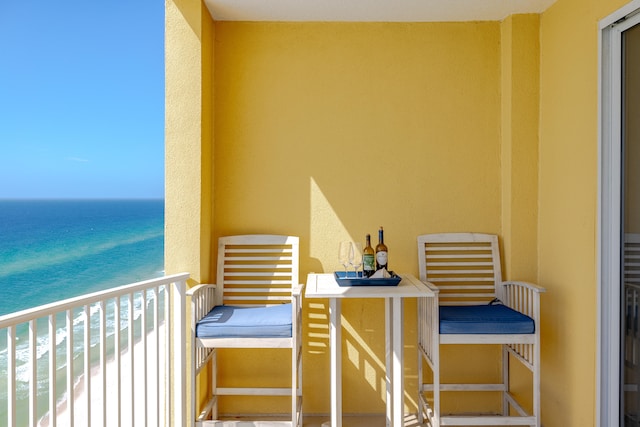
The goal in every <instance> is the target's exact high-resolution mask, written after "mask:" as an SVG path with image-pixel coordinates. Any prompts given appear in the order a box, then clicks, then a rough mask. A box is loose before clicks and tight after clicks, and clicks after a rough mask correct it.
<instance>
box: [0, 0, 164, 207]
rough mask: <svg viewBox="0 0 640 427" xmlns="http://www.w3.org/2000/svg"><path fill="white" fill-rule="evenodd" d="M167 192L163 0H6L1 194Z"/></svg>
mask: <svg viewBox="0 0 640 427" xmlns="http://www.w3.org/2000/svg"><path fill="white" fill-rule="evenodd" d="M163 196H164V2H163V1H158V0H110V1H102V0H98V1H95V0H89V1H87V0H82V1H78V0H62V1H60V2H51V1H46V0H37V1H36V0H0V198H161V197H163Z"/></svg>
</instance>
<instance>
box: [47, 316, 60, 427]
mask: <svg viewBox="0 0 640 427" xmlns="http://www.w3.org/2000/svg"><path fill="white" fill-rule="evenodd" d="M56 340H57V337H56V315H55V314H50V315H49V426H51V427H56V425H57V422H58V416H57V415H58V407H57V405H58V402H57V399H56V392H57V387H56V386H57V384H56V382H57V381H56V380H57V377H58V375H57V374H58V370H57V366H56V358H57V354H56V345H57V344H58V343H57V342H56Z"/></svg>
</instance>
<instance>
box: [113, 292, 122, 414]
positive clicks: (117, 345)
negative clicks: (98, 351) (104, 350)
mask: <svg viewBox="0 0 640 427" xmlns="http://www.w3.org/2000/svg"><path fill="white" fill-rule="evenodd" d="M113 316H114V323H115V330H114V331H113V338H114V349H113V351H114V354H113V356H114V360H115V368H116V372H115V374H114V376H115V379H116V396H117V398H116V411H115V414H116V420H117V425H119V426H120V425H122V408H121V406H122V405H121V404H120V402H121V401H122V387H121V385H120V378H121V376H120V375H121V371H122V369H121V366H122V361H121V357H120V297H116V298H115V306H114V313H113Z"/></svg>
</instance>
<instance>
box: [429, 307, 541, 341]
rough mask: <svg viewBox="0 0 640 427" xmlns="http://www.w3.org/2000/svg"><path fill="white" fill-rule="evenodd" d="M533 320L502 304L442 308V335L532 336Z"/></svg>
mask: <svg viewBox="0 0 640 427" xmlns="http://www.w3.org/2000/svg"><path fill="white" fill-rule="evenodd" d="M534 331H535V324H534V322H533V319H532V318H531V317H529V316H527V315H524V314H522V313H519V312H517V311H515V310H514V309H512V308H509V307H507V306H506V305H502V304H491V305H466V306H441V307H440V333H441V334H532V333H534Z"/></svg>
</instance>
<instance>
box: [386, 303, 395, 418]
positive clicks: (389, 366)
mask: <svg viewBox="0 0 640 427" xmlns="http://www.w3.org/2000/svg"><path fill="white" fill-rule="evenodd" d="M391 304H392V303H391V298H385V299H384V340H385V341H384V353H385V354H384V356H385V372H384V375H385V378H384V382H385V385H386V386H387V390H386V397H387V398H386V406H387V416H386V426H387V427H391V426H392V425H393V398H392V396H393V393H392V391H393V383H392V378H393V355H392V351H391V348H392V340H393V329H392V328H391V325H392V324H393V307H392V306H391Z"/></svg>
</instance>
